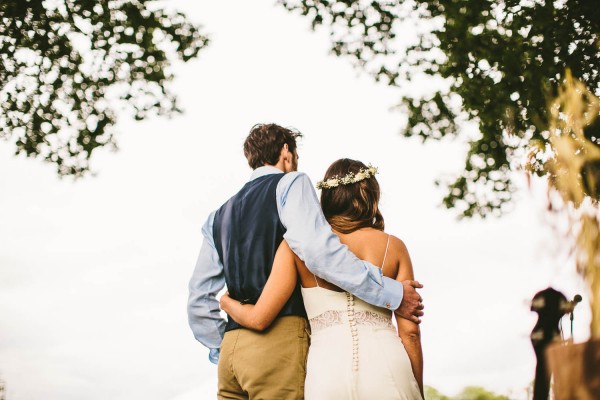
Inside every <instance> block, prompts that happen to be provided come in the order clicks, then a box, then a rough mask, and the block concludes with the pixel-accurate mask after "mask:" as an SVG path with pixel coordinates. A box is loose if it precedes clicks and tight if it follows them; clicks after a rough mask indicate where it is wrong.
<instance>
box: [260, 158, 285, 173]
mask: <svg viewBox="0 0 600 400" xmlns="http://www.w3.org/2000/svg"><path fill="white" fill-rule="evenodd" d="M263 167H273V168H277V169H278V170H280V171H281V172H283V173H285V172H287V171H286V170H285V167H284V166H283V161H280V162H278V163H277V164H275V165H271V164H264V165H263Z"/></svg>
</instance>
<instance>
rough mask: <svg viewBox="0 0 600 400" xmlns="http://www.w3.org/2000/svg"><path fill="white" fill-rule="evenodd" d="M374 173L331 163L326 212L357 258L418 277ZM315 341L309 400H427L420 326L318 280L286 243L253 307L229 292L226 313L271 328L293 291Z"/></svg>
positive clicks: (403, 276) (402, 276) (400, 276)
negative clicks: (388, 229)
mask: <svg viewBox="0 0 600 400" xmlns="http://www.w3.org/2000/svg"><path fill="white" fill-rule="evenodd" d="M376 173H377V170H376V169H375V168H374V167H370V166H369V167H367V166H366V165H365V164H363V163H362V162H360V161H355V160H349V159H341V160H338V161H336V162H334V163H333V164H332V165H331V166H330V167H329V169H328V170H327V172H326V174H325V178H324V180H323V181H321V182H319V183H318V184H317V188H320V189H322V192H321V207H322V208H323V213H324V215H325V218H327V221H329V223H330V224H331V227H332V228H333V230H334V232H335V233H336V234H337V235H338V236H339V238H340V240H341V242H342V243H344V244H345V245H347V246H348V247H349V249H350V250H351V251H352V252H353V253H354V254H356V256H357V257H359V258H361V259H363V260H366V261H369V262H371V263H372V264H374V265H377V266H381V267H380V268H381V270H382V273H383V274H384V275H385V276H388V277H392V278H395V279H397V280H398V281H403V280H407V279H414V276H413V269H412V264H411V261H410V257H409V255H408V251H407V249H406V246H405V245H404V243H403V242H402V241H401V240H400V239H398V238H396V237H395V236H391V235H389V234H387V233H385V232H384V231H383V228H384V221H383V216H382V215H381V212H380V211H379V208H378V204H379V197H380V191H379V184H378V182H377V180H376V179H375V176H374V175H375V174H376ZM298 276H299V277H300V281H301V284H302V297H303V300H304V305H305V308H306V312H307V315H308V318H309V321H310V326H311V331H312V336H311V345H310V348H309V354H308V361H307V375H306V384H305V388H304V391H305V398H306V399H308V400H311V399H319V400H320V399H336V400H338V399H422V398H423V353H422V349H421V341H420V333H419V327H418V325H417V324H415V323H413V322H411V321H408V320H405V319H402V318H399V317H396V322H397V327H398V328H397V330H396V328H394V326H393V325H392V312H391V311H389V310H386V309H383V308H378V307H375V306H372V305H370V304H367V303H365V302H364V301H362V300H360V299H358V298H355V297H354V296H353V295H351V294H350V293H347V292H343V291H341V289H339V288H338V287H336V286H334V285H332V284H330V283H328V282H326V281H324V280H322V279H320V278H318V277H316V276H315V275H313V274H312V273H311V272H310V271H309V270H308V268H306V265H305V264H304V263H303V262H302V260H300V259H299V258H298V257H297V256H296V255H295V254H294V253H293V252H292V251H291V249H290V248H289V246H288V245H287V243H286V242H285V241H283V242H282V243H281V245H280V246H279V249H278V250H277V253H276V255H275V260H274V262H273V268H272V271H271V275H270V276H269V279H268V281H267V284H266V285H265V288H264V290H263V292H262V294H261V296H260V298H259V300H258V301H257V303H256V305H252V304H240V303H239V302H238V301H235V300H233V299H231V298H230V297H229V296H228V295H227V294H225V295H224V296H223V297H222V298H221V308H222V309H223V310H224V311H225V312H226V313H227V314H229V315H230V316H231V317H232V318H233V319H234V320H235V321H237V322H238V323H240V324H241V325H243V326H246V327H247V328H250V329H255V330H264V329H266V328H267V327H268V326H269V325H270V324H271V322H272V321H273V319H274V318H275V317H276V316H277V314H278V313H279V311H280V310H281V308H282V307H283V305H284V304H285V302H286V301H287V299H288V298H289V296H290V295H291V293H292V290H293V289H294V287H295V285H296V279H297V277H298Z"/></svg>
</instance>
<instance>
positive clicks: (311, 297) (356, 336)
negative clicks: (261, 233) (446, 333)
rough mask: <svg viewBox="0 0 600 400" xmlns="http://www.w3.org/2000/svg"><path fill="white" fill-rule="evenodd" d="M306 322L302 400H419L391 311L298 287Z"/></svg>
mask: <svg viewBox="0 0 600 400" xmlns="http://www.w3.org/2000/svg"><path fill="white" fill-rule="evenodd" d="M302 296H303V298H304V306H305V308H306V313H307V314H308V318H309V320H310V327H311V331H312V334H311V343H310V347H309V350H308V362H307V367H306V370H307V374H306V384H305V387H304V396H305V399H306V400H327V399H331V400H334V399H335V400H343V399H353V400H369V399H378V400H388V399H406V400H417V399H418V400H421V399H422V397H421V394H420V392H419V386H418V384H417V381H416V379H415V377H414V374H413V372H412V368H411V364H410V360H409V358H408V354H407V353H406V350H405V348H404V345H403V344H402V340H401V339H400V337H398V334H397V331H396V328H395V327H394V326H393V325H392V322H391V319H392V314H391V312H390V311H389V310H386V309H383V308H378V307H375V306H372V305H370V304H368V303H365V302H364V301H362V300H360V299H358V298H356V297H354V296H353V295H351V294H350V293H346V292H335V291H332V290H328V289H324V288H321V287H314V288H302Z"/></svg>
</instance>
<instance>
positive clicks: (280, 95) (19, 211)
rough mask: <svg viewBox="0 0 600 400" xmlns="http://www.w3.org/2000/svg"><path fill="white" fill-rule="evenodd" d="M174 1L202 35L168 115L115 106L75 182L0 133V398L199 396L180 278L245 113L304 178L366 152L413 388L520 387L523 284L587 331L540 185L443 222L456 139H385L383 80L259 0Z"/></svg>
mask: <svg viewBox="0 0 600 400" xmlns="http://www.w3.org/2000/svg"><path fill="white" fill-rule="evenodd" d="M173 3H174V5H175V6H176V7H178V8H180V9H181V10H183V11H185V12H186V13H187V14H188V16H189V18H190V19H192V20H193V21H195V22H198V23H201V24H202V25H203V26H204V30H205V32H206V33H208V34H209V35H210V37H211V40H212V41H211V44H210V46H209V47H208V48H206V49H205V50H203V51H201V53H200V57H199V58H198V59H197V60H194V61H192V62H189V63H187V64H178V65H177V66H176V67H175V73H176V76H177V78H176V80H175V82H174V83H173V88H174V91H175V92H176V93H178V95H179V99H180V105H181V106H182V107H183V108H184V109H185V111H186V112H185V113H184V114H183V115H179V116H176V117H174V118H171V119H161V118H150V119H148V120H146V121H143V122H134V121H131V120H128V119H126V118H122V119H121V120H120V121H119V123H118V125H117V130H118V135H117V139H118V141H119V145H120V150H119V151H118V152H111V151H108V150H100V151H98V153H97V154H96V155H95V156H94V158H93V159H92V168H93V170H94V171H95V175H94V176H90V177H87V178H85V179H81V180H78V181H73V180H72V179H68V178H67V179H59V178H58V177H57V176H56V174H55V172H54V170H53V168H52V166H50V165H48V164H45V163H43V162H42V161H39V160H34V159H26V158H24V157H15V156H14V155H13V152H14V151H13V148H12V147H11V146H10V145H9V144H8V143H6V142H0V379H2V380H4V381H5V383H6V386H7V399H8V400H37V399H41V398H43V399H45V400H59V399H60V400H75V399H77V400H80V399H86V400H87V399H89V400H106V399H110V400H132V399H133V400H135V399H149V400H154V399H156V400H191V399H210V398H215V396H214V393H215V391H216V367H215V366H214V365H212V364H211V363H210V362H209V361H208V351H207V350H206V349H205V348H203V347H202V345H200V344H199V343H198V342H196V341H195V340H194V338H193V336H192V334H191V331H190V329H189V327H188V325H187V315H186V301H187V283H188V280H189V278H190V276H191V273H192V270H193V267H194V264H195V260H196V257H197V254H198V251H199V249H200V244H201V240H202V237H201V230H200V228H201V226H202V224H203V222H204V220H205V218H206V216H207V215H208V213H209V212H210V211H212V210H213V209H216V208H218V207H219V206H220V205H221V204H222V203H223V202H224V201H225V200H227V198H228V197H230V196H231V195H233V194H234V193H235V192H236V191H237V190H238V189H239V188H240V187H241V185H243V183H244V182H245V181H246V180H247V179H248V177H249V176H250V173H251V170H250V168H249V167H248V165H247V163H246V160H245V158H244V157H243V153H242V143H243V140H244V138H245V136H246V135H247V133H248V131H249V130H250V128H251V127H252V125H254V124H255V123H258V122H275V123H278V124H280V125H284V126H292V127H295V128H297V129H299V130H300V131H301V132H303V134H304V136H305V137H304V138H303V139H302V142H301V144H300V147H299V154H300V170H302V171H304V172H306V173H307V174H308V175H309V176H310V177H311V179H312V180H313V181H314V182H316V181H317V180H320V179H321V178H322V176H323V174H324V171H325V170H326V169H327V167H328V166H329V164H331V163H332V162H333V161H335V160H336V159H338V158H341V157H349V158H355V159H359V160H361V161H363V162H365V163H372V164H373V165H375V166H377V167H378V168H379V171H380V174H379V175H378V177H377V178H378V180H379V182H380V185H381V188H382V204H381V208H382V212H383V215H384V217H385V220H386V229H387V231H388V232H390V233H392V234H394V235H396V236H398V237H400V238H401V239H402V240H404V242H405V243H406V245H407V247H408V249H409V252H410V253H411V257H412V260H413V264H414V269H415V275H416V278H417V279H418V280H420V281H421V282H422V283H423V284H424V285H425V288H424V289H423V290H422V292H421V293H422V295H423V297H424V302H425V306H426V315H425V317H424V319H423V323H422V325H421V329H422V343H423V350H424V359H425V371H424V374H425V384H426V385H430V386H433V387H435V388H437V389H438V390H440V391H442V392H444V393H446V394H449V395H453V394H456V393H457V392H459V391H460V390H461V389H462V388H463V387H465V386H469V385H479V386H484V387H486V388H487V389H490V390H493V391H496V392H499V393H503V394H507V395H509V396H510V398H511V399H524V398H525V396H526V387H527V386H528V385H529V383H530V382H531V380H532V379H533V370H534V366H535V358H534V355H533V351H532V348H531V345H530V342H529V332H530V331H531V329H532V327H533V325H534V324H535V321H536V316H535V314H533V313H532V312H531V311H529V299H531V298H532V297H533V295H534V294H535V293H536V292H537V291H538V290H541V289H544V288H546V287H547V286H549V285H552V286H554V287H555V288H557V289H560V290H562V291H563V292H564V293H565V294H566V295H567V297H569V298H571V297H572V296H573V295H574V294H576V293H581V294H582V295H584V304H582V305H580V306H578V307H579V309H578V310H577V313H576V318H575V326H574V331H575V339H576V340H578V341H582V340H585V339H586V338H587V337H588V327H589V310H588V308H587V306H586V305H585V298H586V296H585V289H584V285H583V284H582V282H581V279H580V278H579V277H578V276H577V275H576V274H575V272H574V267H573V265H572V264H571V263H570V262H569V259H568V257H567V256H566V255H565V251H564V243H562V241H561V239H560V237H558V236H557V235H556V233H555V231H554V230H553V229H552V225H551V222H552V219H551V218H549V217H548V216H547V214H546V213H545V211H544V210H545V205H546V200H545V186H544V183H543V182H541V181H537V180H534V182H533V185H532V187H531V188H527V185H526V183H525V177H524V175H522V174H521V173H518V172H516V173H515V181H516V182H517V184H518V186H519V187H520V190H519V192H518V193H517V194H516V196H515V199H516V201H515V207H514V210H513V211H512V212H511V213H510V214H508V215H506V216H504V217H502V218H500V219H496V218H493V219H489V220H480V219H475V220H467V221H458V220H457V218H456V215H455V213H453V212H452V211H449V210H446V209H443V208H441V207H440V206H439V204H440V202H441V198H442V196H443V191H442V190H440V189H439V188H436V187H435V185H434V183H433V182H434V180H435V179H436V178H439V177H441V176H451V175H452V174H454V173H457V172H458V171H460V169H461V166H462V163H463V160H464V156H465V154H466V150H467V145H466V143H465V142H464V141H461V140H444V141H442V142H435V143H427V144H422V143H421V142H419V141H418V140H413V139H407V138H404V137H401V136H400V133H399V132H400V127H401V126H402V122H403V121H404V120H405V116H403V115H402V114H401V113H400V112H399V111H398V110H395V109H393V106H394V105H395V104H397V103H398V101H399V98H398V92H397V91H395V90H394V89H392V88H388V87H385V86H381V85H377V84H375V83H374V82H373V81H372V80H371V79H370V78H369V77H367V76H364V75H361V74H360V73H358V72H357V71H356V70H354V69H353V68H352V67H351V66H350V65H349V63H348V62H347V60H343V59H338V58H335V57H334V56H332V55H331V54H330V53H329V50H328V44H329V41H328V38H327V34H326V32H325V31H317V32H312V31H310V29H309V21H308V20H306V19H303V18H302V17H300V16H298V15H293V14H290V13H288V12H286V11H285V10H284V9H283V8H282V7H279V6H276V5H275V4H274V2H273V1H254V2H246V1H241V0H235V1H228V2H206V1H203V2H183V1H175V2H173ZM465 129H466V130H471V131H472V132H471V133H473V132H474V131H473V127H466V128H465ZM564 324H565V332H568V331H569V329H568V321H567V320H566V319H565V320H564ZM567 336H568V334H567Z"/></svg>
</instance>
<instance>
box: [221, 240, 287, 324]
mask: <svg viewBox="0 0 600 400" xmlns="http://www.w3.org/2000/svg"><path fill="white" fill-rule="evenodd" d="M296 279H297V272H296V264H295V263H294V253H293V252H292V250H291V249H290V247H289V246H288V244H287V242H286V241H285V240H284V241H283V242H281V244H280V245H279V248H278V249H277V253H275V259H274V260H273V268H272V269H271V274H270V275H269V279H268V280H267V283H266V285H265V288H264V289H263V291H262V293H261V295H260V297H259V298H258V301H257V302H256V304H240V302H239V301H236V300H234V299H232V298H231V297H229V295H228V294H225V295H223V296H222V297H221V309H222V310H223V311H225V312H226V313H227V314H229V315H230V316H231V318H233V319H234V320H235V321H236V322H237V323H239V324H240V325H242V326H245V327H246V328H250V329H254V330H257V331H262V330H265V329H266V328H268V327H269V325H271V323H272V322H273V320H274V319H275V317H276V316H277V314H279V312H280V311H281V309H282V308H283V306H284V305H285V303H286V302H287V301H288V299H289V298H290V296H291V295H292V292H293V291H294V287H296Z"/></svg>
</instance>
